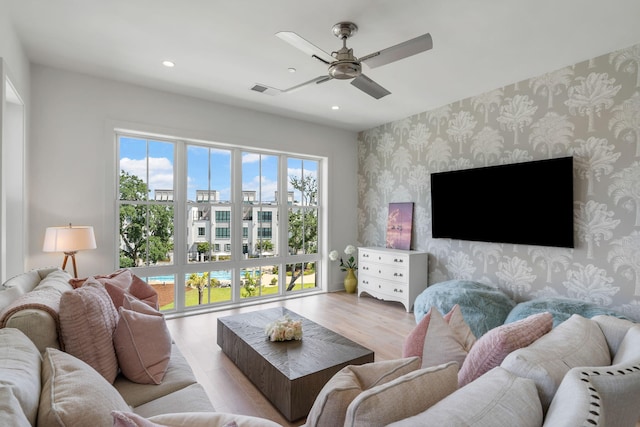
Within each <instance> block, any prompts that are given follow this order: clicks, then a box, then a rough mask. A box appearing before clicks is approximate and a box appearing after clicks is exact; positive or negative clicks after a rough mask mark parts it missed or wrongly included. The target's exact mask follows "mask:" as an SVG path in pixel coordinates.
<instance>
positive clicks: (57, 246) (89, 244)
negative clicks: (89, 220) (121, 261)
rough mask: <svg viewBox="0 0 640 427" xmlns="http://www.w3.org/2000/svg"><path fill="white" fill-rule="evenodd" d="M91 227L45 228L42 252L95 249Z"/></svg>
mask: <svg viewBox="0 0 640 427" xmlns="http://www.w3.org/2000/svg"><path fill="white" fill-rule="evenodd" d="M95 248H96V238H95V235H94V234H93V227H91V226H84V225H80V226H78V225H74V226H71V224H69V226H68V227H47V231H46V233H45V235H44V245H43V246H42V250H43V251H44V252H76V251H82V250H85V249H95Z"/></svg>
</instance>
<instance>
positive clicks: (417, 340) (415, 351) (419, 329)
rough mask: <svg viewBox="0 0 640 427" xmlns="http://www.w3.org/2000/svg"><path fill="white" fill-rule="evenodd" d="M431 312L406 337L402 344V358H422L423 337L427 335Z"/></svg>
mask: <svg viewBox="0 0 640 427" xmlns="http://www.w3.org/2000/svg"><path fill="white" fill-rule="evenodd" d="M431 310H432V309H431ZM431 310H429V311H427V314H425V315H424V317H423V318H422V319H421V320H420V322H419V323H418V324H417V325H416V327H415V328H413V330H412V331H411V332H410V333H409V335H407V337H406V338H405V339H404V343H403V344H402V357H403V358H405V357H414V356H418V357H420V358H422V349H423V347H424V337H425V336H426V335H427V329H428V328H429V322H430V321H431Z"/></svg>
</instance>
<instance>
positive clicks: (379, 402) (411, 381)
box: [344, 362, 458, 427]
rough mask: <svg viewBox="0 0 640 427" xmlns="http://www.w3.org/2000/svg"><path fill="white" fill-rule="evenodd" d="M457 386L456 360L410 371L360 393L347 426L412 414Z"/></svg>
mask: <svg viewBox="0 0 640 427" xmlns="http://www.w3.org/2000/svg"><path fill="white" fill-rule="evenodd" d="M457 388H458V364H457V363H456V362H449V363H446V364H443V365H438V366H431V367H429V368H425V369H418V370H416V371H413V372H409V373H408V374H405V375H403V376H401V377H399V378H396V379H394V380H392V381H389V382H386V383H384V384H380V385H378V386H376V387H372V388H370V389H369V390H366V391H363V392H362V393H360V394H359V395H358V396H357V397H356V398H355V399H354V400H353V402H351V403H350V404H349V407H348V408H347V415H346V418H345V423H344V426H345V427H355V426H362V427H370V426H383V425H387V424H389V423H392V422H394V421H398V420H401V419H403V418H406V417H411V416H413V415H416V414H419V413H420V412H422V411H424V410H426V409H427V408H429V407H431V406H432V405H434V404H435V403H437V402H439V401H440V400H442V399H443V398H445V397H446V396H448V395H449V394H451V393H453V392H454V391H455V390H456V389H457Z"/></svg>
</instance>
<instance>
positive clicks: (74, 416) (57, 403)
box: [38, 348, 130, 427]
mask: <svg viewBox="0 0 640 427" xmlns="http://www.w3.org/2000/svg"><path fill="white" fill-rule="evenodd" d="M43 358H44V360H43V362H42V394H41V396H40V408H39V410H38V426H42V427H48V426H57V425H64V426H67V427H71V426H78V427H80V426H91V427H103V426H104V427H112V426H113V420H112V417H111V411H114V410H115V411H129V410H130V408H129V405H127V404H126V402H125V401H124V399H122V396H120V394H119V393H118V392H117V391H116V389H115V388H114V387H113V386H112V385H111V384H109V383H108V382H107V380H105V379H104V377H103V376H102V375H100V374H99V373H98V372H97V371H96V370H95V369H93V368H92V367H91V366H89V365H88V364H86V363H85V362H83V361H82V360H80V359H77V358H75V357H73V356H72V355H70V354H68V353H65V352H62V351H60V350H56V349H53V348H48V349H46V350H45V352H44V355H43Z"/></svg>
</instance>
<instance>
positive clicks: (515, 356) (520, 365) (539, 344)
mask: <svg viewBox="0 0 640 427" xmlns="http://www.w3.org/2000/svg"><path fill="white" fill-rule="evenodd" d="M610 364H611V356H610V354H609V347H608V345H607V342H606V340H605V338H604V335H603V333H602V331H601V330H600V327H599V326H598V324H597V323H596V322H594V321H592V320H590V319H585V318H584V317H582V316H580V315H578V314H574V315H572V316H571V317H570V318H569V319H567V320H565V321H564V322H562V323H561V324H559V325H558V326H556V327H555V328H554V329H552V330H551V332H549V333H548V334H546V335H544V336H542V337H541V338H539V339H538V340H537V341H535V342H534V343H533V344H531V345H530V346H528V347H525V348H521V349H518V350H516V351H514V352H513V353H511V354H509V355H508V356H507V357H506V358H505V359H504V361H503V362H502V364H501V365H500V366H502V367H503V368H505V369H506V370H508V371H510V372H512V373H513V374H515V375H516V376H519V377H522V378H530V379H532V380H533V381H535V383H536V387H537V389H538V394H539V396H540V402H542V409H543V410H544V411H545V412H546V410H547V408H548V407H549V404H550V403H551V400H552V399H553V396H554V395H555V394H556V390H557V389H558V387H559V386H560V383H561V382H562V379H563V378H564V376H565V375H566V373H567V372H569V369H571V368H574V367H577V366H605V365H610Z"/></svg>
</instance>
